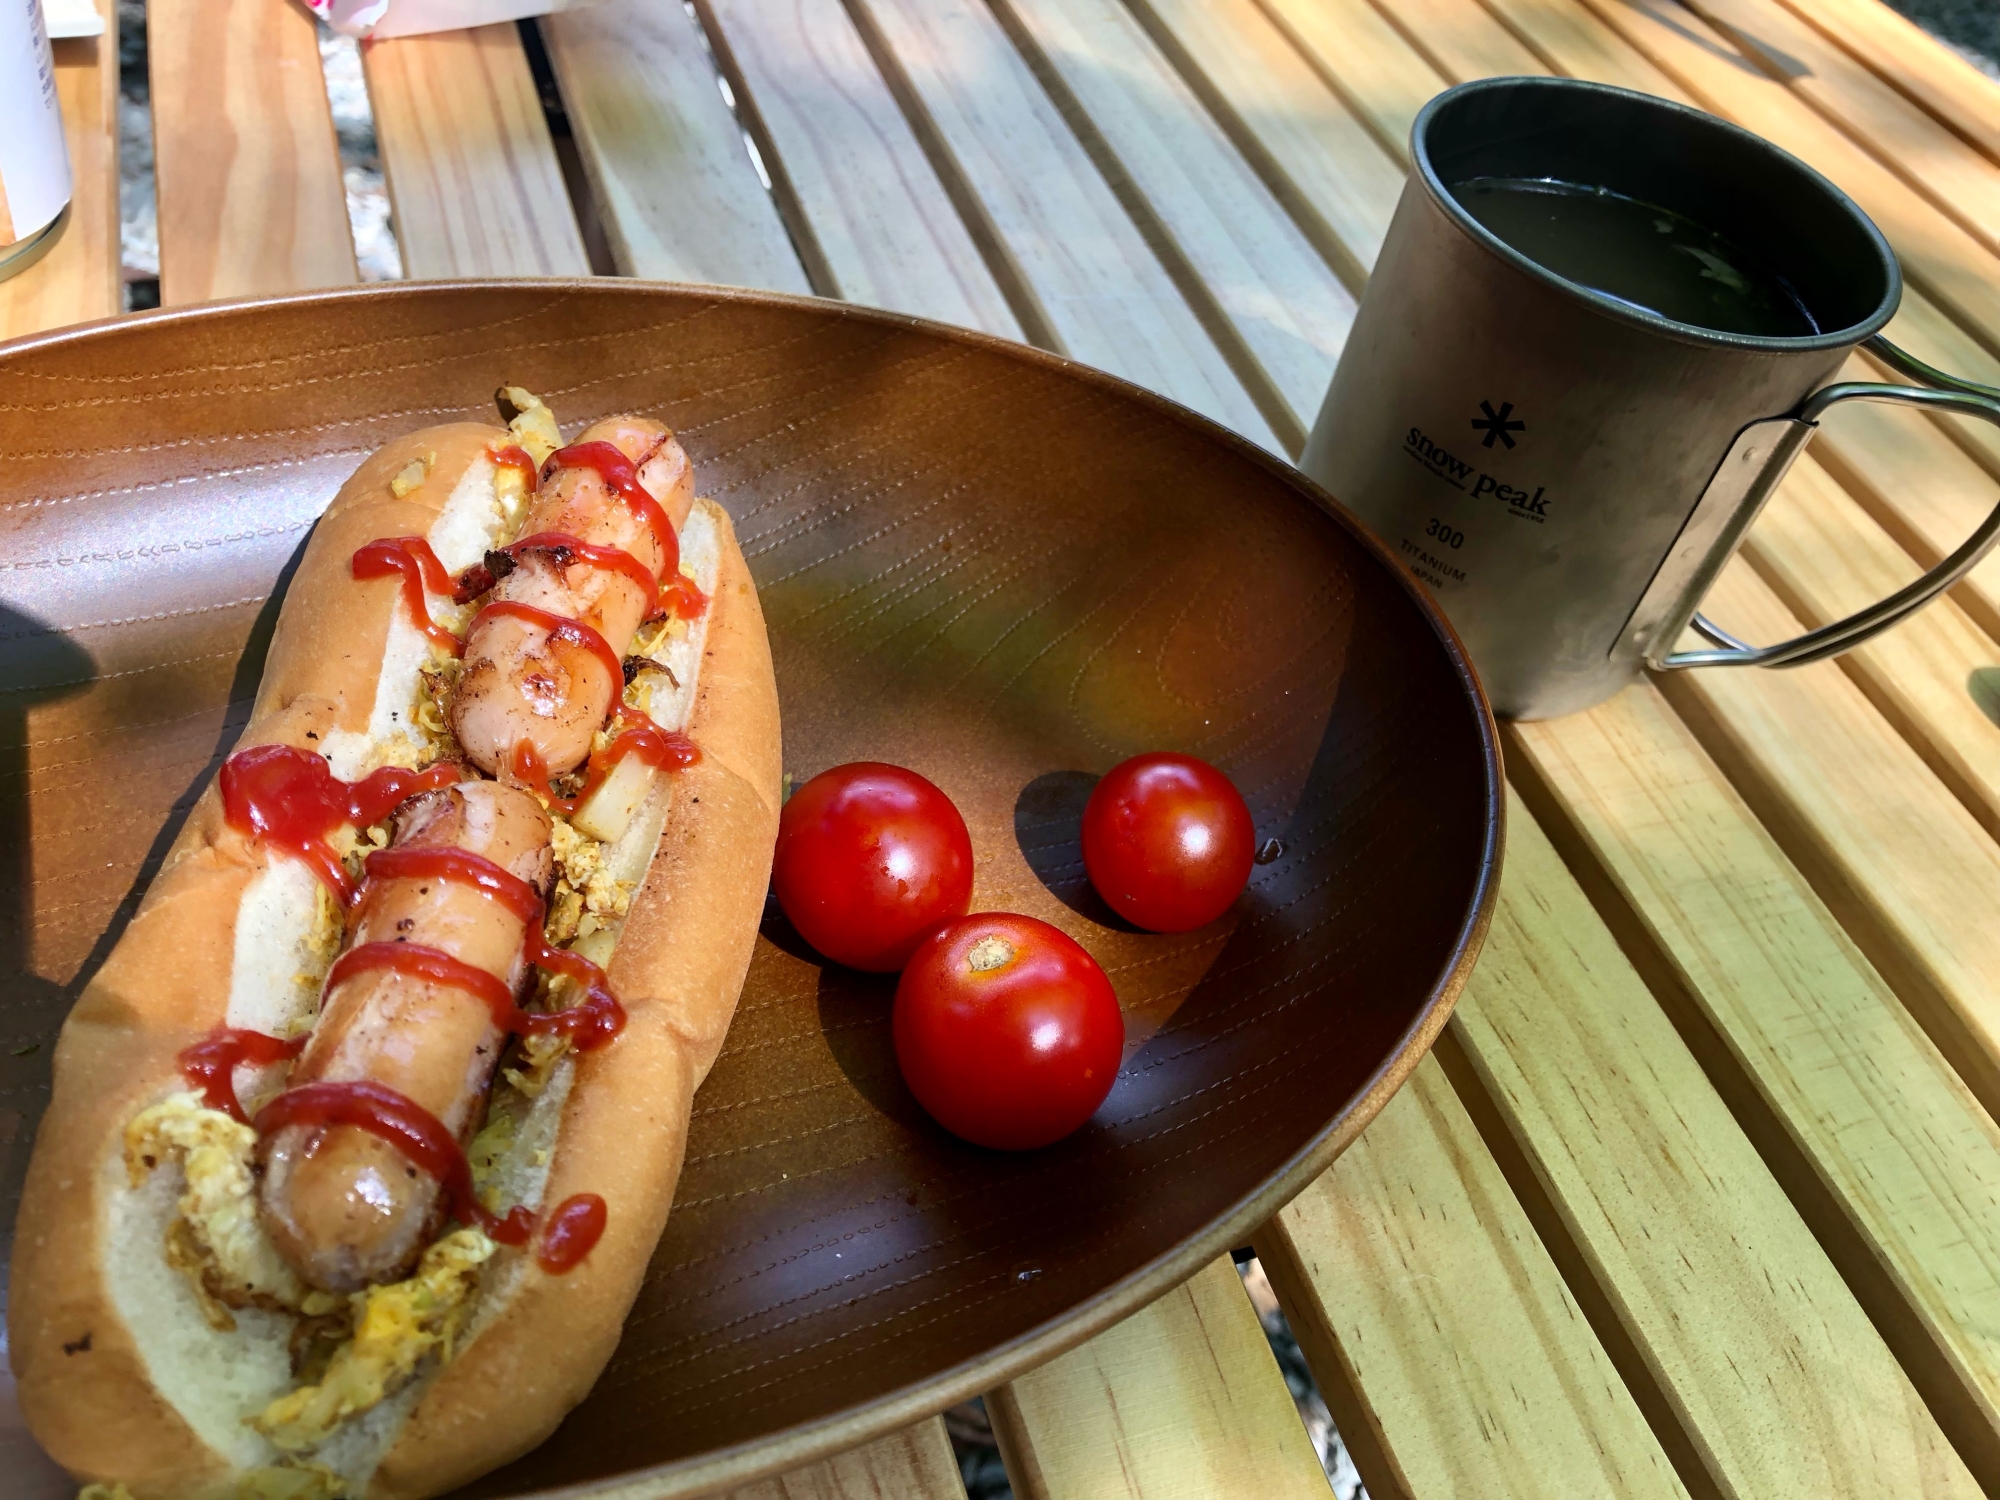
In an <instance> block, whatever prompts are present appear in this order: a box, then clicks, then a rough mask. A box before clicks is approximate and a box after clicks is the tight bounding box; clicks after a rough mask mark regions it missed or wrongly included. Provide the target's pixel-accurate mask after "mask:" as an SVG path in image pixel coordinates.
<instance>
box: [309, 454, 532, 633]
mask: <svg viewBox="0 0 2000 1500" xmlns="http://www.w3.org/2000/svg"><path fill="white" fill-rule="evenodd" d="M521 456H522V457H523V458H526V457H527V454H525V453H524V454H522V455H521ZM348 569H349V571H350V572H352V573H353V575H354V576H355V577H356V578H359V579H364V580H365V579H370V578H387V577H389V576H390V575H391V574H393V573H400V574H402V575H403V607H404V608H405V609H407V610H408V611H409V612H410V618H411V620H413V621H415V622H416V626H417V629H419V630H421V631H422V632H423V633H424V634H425V636H427V637H428V638H429V639H430V642H431V644H432V645H434V646H436V647H437V648H438V649H439V650H440V651H445V652H448V653H450V654H451V655H453V656H457V655H458V654H459V653H461V652H462V651H464V650H465V643H464V642H463V641H461V640H459V638H458V637H457V636H455V635H453V634H452V633H451V632H450V631H449V630H446V629H445V628H444V626H442V625H440V624H438V623H437V621H435V620H433V619H432V618H431V609H430V601H429V600H428V599H426V598H425V597H424V593H425V590H427V589H428V590H429V591H430V592H431V593H433V594H444V595H446V596H447V597H449V596H450V595H451V594H452V592H453V591H454V589H455V588H456V587H457V585H456V584H455V583H454V582H453V580H452V576H451V574H450V573H448V572H446V571H445V566H444V564H443V563H441V562H439V561H438V555H437V553H435V552H433V551H432V550H431V544H430V543H429V542H427V541H425V540H424V539H423V538H422V537H420V536H394V537H381V538H379V539H378V540H376V541H372V542H370V543H368V544H367V545H366V546H365V547H362V548H360V549H359V550H357V551H356V552H355V554H354V557H353V559H352V560H351V561H350V562H349V563H348Z"/></svg>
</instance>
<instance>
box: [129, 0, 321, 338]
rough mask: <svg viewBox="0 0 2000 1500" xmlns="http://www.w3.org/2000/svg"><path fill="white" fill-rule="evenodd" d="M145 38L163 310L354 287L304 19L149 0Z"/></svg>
mask: <svg viewBox="0 0 2000 1500" xmlns="http://www.w3.org/2000/svg"><path fill="white" fill-rule="evenodd" d="M146 39H147V48H148V54H147V55H148V65H149V67H150V70H151V79H152V85H151V94H152V104H153V172H154V179H155V182H156V184H157V190H158V197H159V224H160V301H161V303H162V304H163V305H166V306H177V305H180V304H182V303H188V302H205V301H207V300H209V299H210V298H215V297H252V296H260V295H267V294H270V293H276V292H291V291H299V290H303V289H305V288H309V287H326V286H345V285H347V284H348V283H350V282H353V281H355V280H357V279H358V274H359V273H358V272H357V271H356V270H355V264H354V236H353V231H352V230H351V229H350V228H349V227H348V222H347V190H346V188H345V186H344V185H343V183H342V180H341V174H340V148H339V145H338V144H337V142H336V141H335V139H334V134H333V113H332V110H331V109H330V108H329V107H328V105H327V98H326V78H325V75H324V74H323V73H322V72H321V70H320V57H319V38H318V33H317V32H316V31H315V29H314V23H313V18H312V15H311V13H310V12H308V11H307V10H306V9H305V8H304V7H303V6H299V5H273V4H271V3H270V0H150V3H149V4H148V5H147V7H146Z"/></svg>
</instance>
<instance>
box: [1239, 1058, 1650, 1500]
mask: <svg viewBox="0 0 2000 1500" xmlns="http://www.w3.org/2000/svg"><path fill="white" fill-rule="evenodd" d="M1256 1244H1257V1253H1258V1256H1259V1257H1260V1258H1261V1259H1262V1261H1263V1263H1264V1267H1265V1270H1266V1272H1267V1273H1268V1274H1269V1275H1270V1278H1271V1282H1272V1285H1273V1286H1274V1287H1275V1288H1276V1289H1277V1291H1278V1294H1279V1298H1280V1300H1281V1302H1282V1303H1283V1305H1284V1308H1285V1312H1286V1316H1287V1318H1288V1320H1289V1322H1290V1323H1291V1326H1292V1331H1293V1333H1294V1334H1296V1335H1297V1337H1298V1340H1299V1344H1300V1347H1301V1348H1302V1349H1303V1350H1304V1352H1305V1355H1306V1358H1307V1361H1308V1362H1309V1363H1310V1364H1311V1366H1312V1368H1313V1373H1314V1374H1315V1376H1317V1378H1318V1380H1319V1385H1320V1389H1321V1390H1322V1391H1323V1392H1324V1393H1325V1395H1326V1399H1327V1404H1328V1406H1329V1408H1330V1409H1331V1410H1332V1413H1333V1417H1334V1421H1335V1422H1336V1423H1337V1424H1338V1426H1339V1429H1340V1435H1341V1439H1342V1441H1343V1442H1345V1443H1346V1445H1347V1450H1348V1452H1349V1453H1350V1454H1351V1455H1352V1456H1353V1458H1354V1460H1355V1464H1356V1467H1358V1468H1359V1469H1360V1470H1361V1477H1362V1479H1363V1480H1364V1481H1365V1482H1366V1484H1367V1486H1368V1493H1369V1494H1370V1495H1371V1496H1372V1497H1373V1500H1459V1497H1462V1496H1469V1495H1477V1496H1480V1497H1482V1500H1506V1497H1513V1496H1518V1497H1520V1500H1543V1497H1545V1496H1551V1495H1564V1496H1585V1495H1617V1496H1620V1497H1621V1500H1654V1497H1661V1500H1664V1497H1668V1496H1680V1495H1685V1494H1686V1493H1687V1491H1686V1489H1685V1488H1684V1487H1683V1486H1682V1484H1681V1482H1680V1479H1679V1477H1678V1476H1677V1475H1676V1474H1675V1472H1674V1468H1673V1465H1672V1464H1670V1463H1669V1462H1668V1461H1667V1456H1666V1454H1665V1452H1664V1451H1663V1450H1662V1449H1661V1447H1660V1445H1659V1442H1658V1440H1657V1439H1656V1438H1655V1437H1654V1436H1653V1433H1652V1430H1651V1429H1650V1428H1649V1427H1648V1426H1647V1425H1646V1419H1645V1417H1644V1416H1643V1415H1642V1414H1641V1413H1640V1411H1639V1408H1638V1406H1637V1404H1636V1403H1635V1402H1634V1401H1633V1399H1632V1396H1631V1393H1630V1392H1629V1391H1628V1390H1627V1389H1626V1388H1625V1383H1624V1381H1623V1380H1621V1379H1620V1378H1619V1375H1618V1372H1617V1370H1616V1369H1615V1368H1614V1367H1613V1365H1612V1363H1611V1360H1610V1357H1609V1356H1608V1355H1606V1354H1605V1352H1604V1348H1603V1345H1602V1344H1600V1343H1599V1342H1598V1339H1597V1335H1596V1334H1595V1333H1594V1332H1592V1331H1591V1327H1590V1324H1589V1323H1588V1322H1587V1321H1586V1320H1585V1318H1584V1316H1583V1314H1582V1313H1581V1312H1580V1311H1579V1310H1578V1309H1577V1306H1576V1302H1575V1300H1574V1299H1573V1298H1572V1297H1571V1296H1570V1295H1569V1291H1568V1288H1567V1287H1565V1286H1564V1284H1563V1280H1562V1276H1561V1274H1560V1273H1559V1272H1558V1271H1557V1270H1556V1267H1555V1262H1554V1261H1552V1260H1550V1258H1549V1254H1548V1251H1547V1250H1546V1249H1545V1248H1544V1247H1543V1245H1542V1242H1541V1241H1540V1239H1538V1238H1537V1237H1536V1235H1535V1231H1534V1228H1533V1226H1531V1225H1530V1224H1529V1222H1528V1218H1527V1215H1526V1214H1525V1213H1524V1212H1523V1211H1522V1209H1521V1206H1520V1204H1519V1203H1518V1202H1517V1201H1516V1199H1515V1197H1514V1193H1513V1190H1512V1189H1511V1188H1509V1187H1508V1186H1507V1182H1506V1179H1505V1178H1504V1177H1502V1175H1501V1173H1500V1169H1499V1167H1498V1166H1496V1165H1495V1164H1494V1161H1493V1158H1492V1155H1491V1153H1489V1152H1488V1151H1487V1149H1486V1145H1485V1143H1484V1142H1483V1141H1482V1140H1481V1139H1480V1137H1479V1132H1478V1131H1477V1130H1475V1129H1474V1128H1473V1125H1472V1121H1471V1119H1470V1117H1469V1116H1467V1114H1466V1113H1465V1107H1464V1106H1463V1105H1462V1104H1461V1103H1460V1102H1459V1099H1458V1096H1457V1094H1456V1093H1454V1092H1453V1090H1452V1087H1451V1084H1450V1083H1449V1082H1448V1081H1447V1080H1446V1078H1445V1075H1444V1072H1443V1070H1442V1069H1441V1068H1440V1067H1439V1066H1438V1063H1437V1060H1436V1059H1435V1058H1426V1059H1425V1060H1424V1061H1423V1062H1421V1063H1419V1064H1418V1065H1417V1069H1416V1071H1415V1073H1413V1074H1412V1075H1411V1077H1410V1080H1409V1081H1408V1082H1407V1083H1405V1084H1404V1085H1403V1088H1402V1091H1401V1092H1400V1093H1398V1094H1397V1095H1396V1096H1395V1097H1394V1098H1393V1099H1391V1100H1390V1101H1389V1102H1388V1104H1387V1105H1385V1106H1384V1107H1383V1110H1382V1113H1381V1114H1379V1115H1378V1116H1376V1117H1375V1119H1374V1120H1373V1121H1372V1122H1371V1123H1370V1124H1369V1126H1368V1129H1367V1130H1366V1131H1364V1132H1363V1133H1362V1135H1361V1137H1360V1139H1359V1140H1357V1141H1356V1142H1355V1143H1354V1144H1353V1145H1352V1146H1350V1147H1348V1148H1347V1151H1346V1152H1345V1153H1344V1154H1343V1155H1342V1156H1341V1158H1340V1160H1339V1161H1337V1162H1335V1163H1334V1165H1333V1167H1332V1168H1331V1169H1330V1170H1329V1171H1328V1172H1327V1173H1326V1175H1324V1176H1323V1177H1321V1178H1320V1179H1319V1181H1317V1182H1316V1183H1314V1184H1313V1185H1312V1186H1311V1187H1309V1188H1307V1189H1306V1190H1305V1192H1303V1193H1301V1194H1300V1195H1299V1196H1298V1197H1297V1198H1296V1199H1294V1200H1293V1201H1292V1203H1291V1204H1290V1205H1289V1206H1288V1207H1286V1208H1285V1209H1283V1210H1282V1211H1280V1212H1279V1214H1278V1215H1277V1217H1276V1218H1274V1219H1272V1220H1271V1222H1270V1223H1269V1224H1267V1225H1266V1226H1265V1227H1264V1228H1263V1229H1262V1230H1261V1231H1260V1232H1259V1233H1258V1236H1257V1240H1256Z"/></svg>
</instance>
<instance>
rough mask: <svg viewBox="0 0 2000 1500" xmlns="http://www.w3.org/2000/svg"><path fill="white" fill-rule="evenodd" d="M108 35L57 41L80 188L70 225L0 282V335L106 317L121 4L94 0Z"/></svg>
mask: <svg viewBox="0 0 2000 1500" xmlns="http://www.w3.org/2000/svg"><path fill="white" fill-rule="evenodd" d="M97 6H98V13H99V14H100V15H102V16H103V17H104V18H105V19H104V35H102V36H99V37H77V38H73V39H71V40H67V41H58V42H55V43H53V47H54V50H55V63H56V96H57V99H58V101H59V102H60V104H61V106H62V117H63V135H64V137H65V138H66V139H67V140H68V142H69V161H70V173H71V176H72V178H73V179H74V183H75V186H74V188H73V190H72V196H71V198H70V210H69V223H67V224H65V225H64V226H63V228H62V231H61V236H60V238H58V239H57V241H56V243H55V244H53V245H51V246H50V247H49V249H48V252H47V253H46V254H44V255H43V256H42V258H41V259H40V260H38V261H36V262H35V264H33V265H32V266H29V267H28V268H27V269H26V270H25V271H22V272H21V273H20V274H18V275H16V276H11V277H8V278H7V279H6V280H4V281H0V339H11V338H18V337H20V336H21V335H22V334H27V333H40V332H41V331H42V330H43V329H45V328H60V327H62V326H63V324H65V323H84V322H89V321H90V320H92V319H94V318H108V317H110V316H111V315H112V314H114V313H116V312H117V311H118V310H119V308H120V306H121V304H122V303H123V300H124V296H123V289H122V287H121V286H120V284H119V275H118V264H119V251H118V7H117V6H116V5H114V4H111V3H110V0H97Z"/></svg>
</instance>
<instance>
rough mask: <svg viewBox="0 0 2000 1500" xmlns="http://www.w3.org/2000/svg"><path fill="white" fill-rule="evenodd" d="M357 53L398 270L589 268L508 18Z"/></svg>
mask: <svg viewBox="0 0 2000 1500" xmlns="http://www.w3.org/2000/svg"><path fill="white" fill-rule="evenodd" d="M362 62H363V66H364V67H365V68H366V70H367V75H368V98H369V102H370V104H371V105H372V106H373V108H374V112H375V135H376V139H377V140H378V142H379V143H380V147H381V152H382V169H383V173H384V175H385V176H386V177H387V178H388V183H389V196H390V199H391V201H392V202H393V204H394V207H395V221H394V222H395V226H396V244H397V247H398V249H400V250H401V251H402V256H403V274H404V275H405V276H408V277H410V278H411V279H413V280H416V279H422V278H426V277H433V278H434V277H447V276H588V275H589V274H590V257H589V256H588V255H587V254H586V253H585V251H584V247H583V235H582V233H581V232H580V231H579V230H578V228H577V223H576V214H575V211H574V210H573V209H572V208H571V206H570V201H569V191H568V189H567V188H565V187H564V186H563V176H562V166H561V164H560V163H559V162H558V161H557V159H556V151H555V144H554V142H553V141H551V140H550V138H549V126H548V121H547V119H546V118H545V117H544V116H543V114H542V103H541V99H540V97H539V95H537V93H536V91H535V80H534V77H533V76H532V74H531V73H530V72H529V69H528V59H527V55H526V53H525V52H523V51H522V48H521V35H520V32H519V30H518V29H517V28H516V27H515V25H514V23H513V22H512V21H506V22H502V23H500V24H498V25H493V26H479V27H474V28H472V29H470V30H465V31H441V32H437V33H434V34H432V35H429V36H413V37H400V38H397V39H395V40H392V41H386V42H377V43H374V44H373V45H372V46H370V47H368V48H366V49H365V50H364V51H363V53H362Z"/></svg>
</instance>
